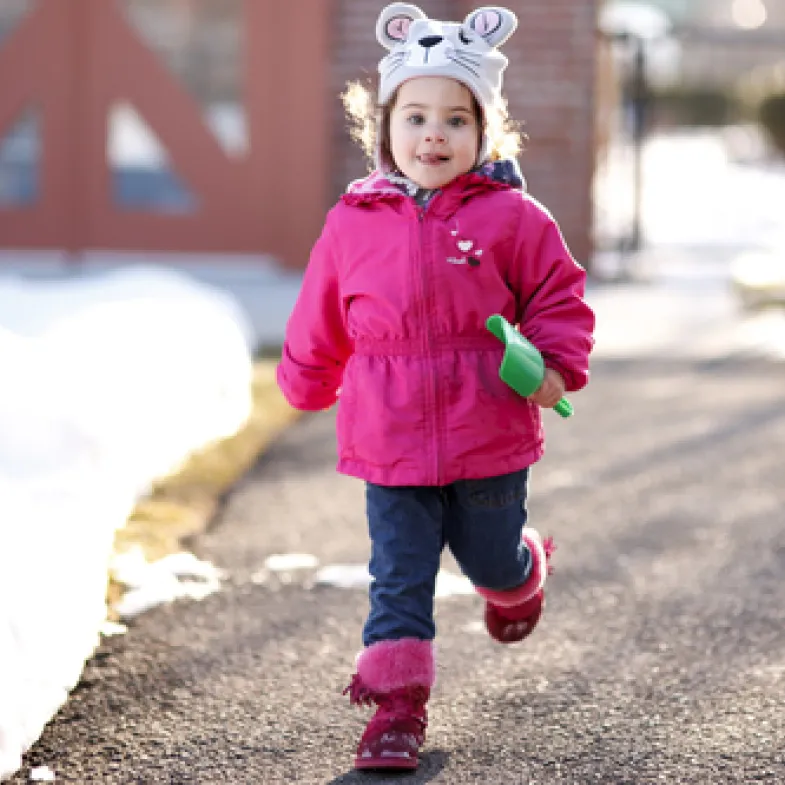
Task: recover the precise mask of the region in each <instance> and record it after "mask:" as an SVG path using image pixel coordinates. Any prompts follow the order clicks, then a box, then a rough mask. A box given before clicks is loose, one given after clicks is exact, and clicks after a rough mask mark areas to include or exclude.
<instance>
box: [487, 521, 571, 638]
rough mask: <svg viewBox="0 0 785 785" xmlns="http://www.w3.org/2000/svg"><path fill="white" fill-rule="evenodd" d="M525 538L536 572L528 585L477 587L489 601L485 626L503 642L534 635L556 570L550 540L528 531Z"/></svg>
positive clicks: (524, 533)
mask: <svg viewBox="0 0 785 785" xmlns="http://www.w3.org/2000/svg"><path fill="white" fill-rule="evenodd" d="M521 539H522V540H523V542H524V543H525V544H526V545H527V546H528V548H529V551H530V552H531V555H532V569H531V572H530V573H529V577H528V578H527V579H526V581H525V583H523V584H521V585H520V586H517V587H516V588H514V589H507V590H506V591H495V590H494V589H483V588H482V587H480V586H476V587H475V588H476V589H477V593H478V594H479V595H480V596H481V597H483V598H484V599H485V627H486V629H487V630H488V634H489V635H490V636H491V637H492V638H493V639H494V640H497V641H499V643H517V642H518V641H522V640H523V639H524V638H526V637H527V636H528V635H530V634H531V633H532V631H533V630H534V628H535V627H536V626H537V622H538V621H539V620H540V615H541V614H542V609H543V606H544V605H545V593H544V591H543V587H544V586H545V579H546V578H547V577H548V575H549V574H550V573H551V571H552V567H551V566H550V558H551V554H552V553H553V551H554V550H555V549H556V546H555V545H554V544H553V540H552V539H551V538H550V537H548V538H547V539H546V540H545V542H543V541H542V539H541V537H540V535H539V532H537V531H536V530H535V529H528V528H527V529H524V530H523V535H522V536H521Z"/></svg>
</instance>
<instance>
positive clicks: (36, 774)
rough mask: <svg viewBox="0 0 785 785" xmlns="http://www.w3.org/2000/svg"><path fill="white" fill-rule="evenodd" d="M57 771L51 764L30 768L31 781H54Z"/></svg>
mask: <svg viewBox="0 0 785 785" xmlns="http://www.w3.org/2000/svg"><path fill="white" fill-rule="evenodd" d="M54 781H55V773H54V772H53V771H52V770H51V769H50V768H49V766H36V767H35V768H34V769H31V770H30V782H54Z"/></svg>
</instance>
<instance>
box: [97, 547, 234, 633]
mask: <svg viewBox="0 0 785 785" xmlns="http://www.w3.org/2000/svg"><path fill="white" fill-rule="evenodd" d="M111 572H112V575H113V577H114V579H115V580H116V581H118V582H119V583H122V584H123V585H124V586H127V587H128V591H127V592H126V593H125V594H124V595H123V596H122V597H121V599H120V600H119V602H118V603H117V604H116V605H115V610H116V611H117V613H118V614H119V615H120V617H121V618H123V619H130V618H133V617H134V616H138V615H139V614H140V613H143V612H144V611H147V610H149V609H150V608H154V607H155V606H156V605H161V604H163V603H166V602H172V601H174V600H179V599H185V598H187V599H192V600H203V599H204V598H205V597H207V596H209V595H210V594H214V593H215V592H216V591H218V590H219V589H220V587H221V579H222V578H224V577H225V574H224V573H223V571H221V570H219V569H218V568H216V567H214V566H213V565H212V564H210V563H209V562H206V561H201V560H199V559H197V558H196V556H194V555H193V554H192V553H173V554H170V555H169V556H164V558H162V559H159V560H158V561H155V562H148V561H147V560H146V559H145V557H144V554H143V553H142V550H141V548H133V549H131V550H130V551H128V552H127V553H123V554H118V555H116V556H115V557H114V558H113V559H112V564H111Z"/></svg>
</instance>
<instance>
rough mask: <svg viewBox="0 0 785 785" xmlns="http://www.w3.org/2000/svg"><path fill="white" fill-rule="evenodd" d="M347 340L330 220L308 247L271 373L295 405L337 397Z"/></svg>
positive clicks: (308, 407)
mask: <svg viewBox="0 0 785 785" xmlns="http://www.w3.org/2000/svg"><path fill="white" fill-rule="evenodd" d="M351 352H352V342H351V340H350V338H349V336H348V334H347V331H346V319H345V312H344V308H343V302H342V299H341V292H340V284H339V280H338V273H337V268H336V260H335V245H334V241H333V240H332V239H331V237H330V234H329V223H328V226H326V227H325V230H324V231H323V232H322V235H321V237H320V238H319V239H318V240H317V241H316V244H315V245H314V247H313V250H312V251H311V257H310V259H309V261H308V266H307V268H306V270H305V274H304V276H303V282H302V286H301V288H300V292H299V294H298V296H297V300H296V302H295V305H294V308H293V310H292V313H291V315H290V317H289V320H288V321H287V324H286V331H285V335H284V345H283V351H282V354H281V361H280V363H279V364H278V368H277V371H276V376H277V380H278V386H279V387H280V388H281V392H282V393H283V394H284V397H285V398H286V400H287V401H288V402H289V403H290V404H291V405H292V406H293V407H295V408H296V409H302V410H304V411H319V410H321V409H328V408H330V406H332V405H333V404H334V403H335V402H336V400H337V399H338V390H339V388H340V386H341V381H342V379H343V371H344V367H345V366H346V361H347V360H348V358H349V355H350V354H351Z"/></svg>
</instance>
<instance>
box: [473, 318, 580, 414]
mask: <svg viewBox="0 0 785 785" xmlns="http://www.w3.org/2000/svg"><path fill="white" fill-rule="evenodd" d="M485 326H486V328H487V329H488V330H489V331H490V332H491V333H493V334H494V335H495V336H496V337H497V338H498V339H499V340H500V341H501V342H502V343H503V344H504V358H503V359H502V364H501V367H500V368H499V376H500V377H501V379H502V381H503V382H505V384H507V385H508V386H510V387H511V388H512V389H513V390H514V391H515V392H516V393H518V395H520V396H522V397H524V398H528V397H529V396H530V395H532V394H533V393H534V392H535V391H536V390H537V389H539V387H540V385H541V384H542V380H543V377H544V376H545V363H544V362H543V359H542V355H541V354H540V353H539V351H537V348H536V347H535V346H534V345H533V344H532V343H531V342H530V341H528V340H527V339H526V338H524V336H523V335H521V333H520V332H519V331H518V330H517V329H516V328H515V327H514V326H513V325H512V324H510V323H509V322H508V321H507V320H506V319H505V318H504V317H503V316H501V314H493V315H492V316H489V317H488V319H487V321H486V323H485ZM553 409H554V410H555V411H556V413H557V414H559V415H561V416H562V417H572V415H573V413H574V411H575V410H574V409H573V407H572V404H571V403H570V402H569V401H568V400H567V399H566V398H561V399H560V400H559V402H558V403H557V404H556V405H555V406H554V407H553Z"/></svg>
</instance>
